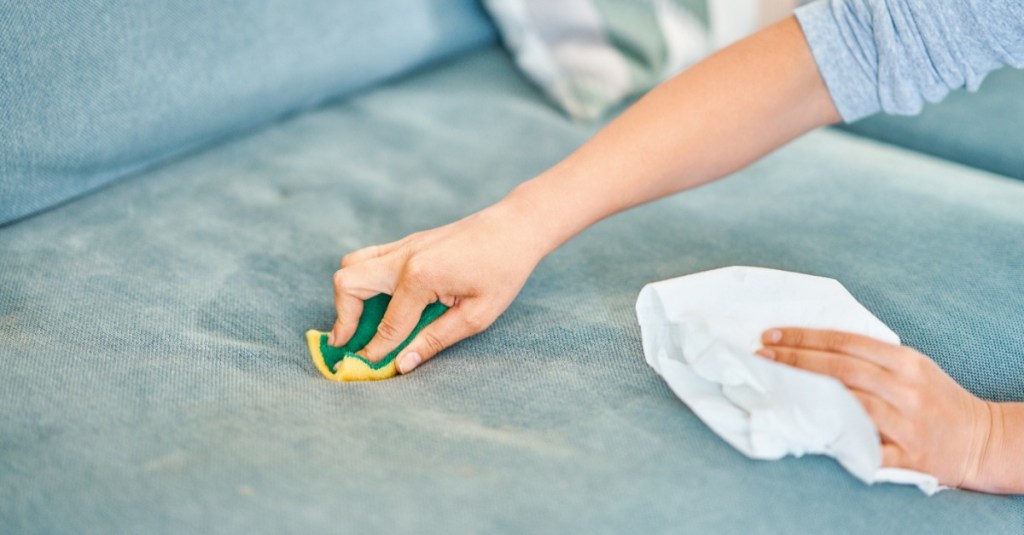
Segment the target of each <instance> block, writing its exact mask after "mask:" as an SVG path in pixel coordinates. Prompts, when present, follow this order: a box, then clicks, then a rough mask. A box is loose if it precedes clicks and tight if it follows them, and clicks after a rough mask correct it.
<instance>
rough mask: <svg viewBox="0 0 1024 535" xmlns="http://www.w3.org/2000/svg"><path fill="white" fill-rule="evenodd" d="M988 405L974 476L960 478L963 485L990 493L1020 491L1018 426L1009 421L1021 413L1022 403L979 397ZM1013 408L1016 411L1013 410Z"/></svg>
mask: <svg viewBox="0 0 1024 535" xmlns="http://www.w3.org/2000/svg"><path fill="white" fill-rule="evenodd" d="M982 403H984V404H985V406H986V407H987V409H988V411H987V412H988V424H987V425H986V426H985V428H986V430H987V433H986V435H985V436H984V437H982V442H981V444H982V446H981V450H980V457H979V462H978V466H977V471H976V472H975V474H974V477H973V478H971V480H969V481H965V482H964V485H963V486H964V487H965V488H970V489H973V490H978V491H982V492H991V493H999V494H1004V493H1010V494H1018V493H1024V463H1022V462H1021V459H1020V452H1019V451H1017V450H1018V447H1019V444H1016V442H1019V441H1020V438H1021V437H1020V436H1018V435H1019V434H1020V430H1018V429H1015V428H1014V425H1013V424H1012V423H1011V422H1013V421H1016V420H1019V417H1020V416H1024V411H1021V410H1020V409H1024V404H1020V403H996V402H993V401H983V402H982ZM1014 411H1016V412H1017V413H1019V414H1015V412H1014Z"/></svg>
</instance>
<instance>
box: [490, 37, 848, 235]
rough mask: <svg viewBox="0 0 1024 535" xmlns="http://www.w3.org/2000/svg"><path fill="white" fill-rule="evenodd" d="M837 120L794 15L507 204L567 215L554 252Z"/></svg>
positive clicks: (712, 61) (693, 73)
mask: <svg viewBox="0 0 1024 535" xmlns="http://www.w3.org/2000/svg"><path fill="white" fill-rule="evenodd" d="M837 121H839V114H838V112H837V111H836V109H835V107H834V106H833V104H832V100H831V98H830V97H829V94H828V91H827V90H826V88H825V85H824V82H823V81H822V79H821V75H820V74H819V73H818V69H817V67H816V65H815V63H814V59H813V57H812V56H811V53H810V50H809V49H808V46H807V43H806V42H805V40H804V37H803V33H802V32H801V30H800V27H799V25H798V24H797V22H796V19H795V18H793V17H789V18H787V19H784V20H783V21H781V22H779V23H777V24H775V25H773V26H771V27H769V28H767V29H765V30H763V31H761V32H759V33H757V34H755V35H753V36H751V37H749V38H747V39H745V40H743V41H740V42H738V43H736V44H735V45H733V46H731V47H728V48H726V49H724V50H722V51H720V52H718V53H717V54H715V55H713V56H711V57H709V58H707V59H706V60H704V61H703V62H701V63H699V64H697V65H695V66H694V67H693V68H691V69H689V70H687V71H685V72H683V73H682V74H680V75H678V76H676V77H675V78H673V79H671V80H669V81H667V82H665V83H664V84H662V85H661V86H660V87H658V88H656V89H654V90H653V91H651V92H650V93H648V94H647V95H646V96H645V97H644V98H642V99H641V100H640V101H639V102H637V103H636V104H635V105H633V106H632V107H631V108H630V109H629V110H627V111H626V112H625V113H623V114H622V115H621V116H620V117H619V118H617V119H616V120H615V121H613V122H612V123H611V124H609V125H608V126H607V127H606V128H604V130H602V131H601V132H599V133H598V134H597V135H596V136H594V138H593V139H591V140H590V141H588V142H587V143H586V144H585V145H583V146H582V147H580V148H579V149H578V150H577V151H576V152H574V153H573V154H571V155H570V156H569V157H568V158H566V159H565V160H563V161H562V162H561V163H559V164H558V165H555V166H554V167H552V168H551V169H550V170H548V171H547V172H545V173H543V174H541V175H540V176H538V177H536V178H534V179H533V180H530V181H528V182H526V183H524V184H522V185H521V186H520V187H519V188H517V189H516V190H515V191H513V192H512V194H511V195H509V198H508V199H507V202H508V203H509V204H512V205H519V206H521V208H520V209H521V210H523V211H527V210H537V211H538V213H548V214H555V215H557V216H556V217H550V218H548V219H545V220H544V221H543V222H542V224H543V228H542V229H541V233H542V235H544V236H545V243H544V246H545V247H546V250H545V252H548V251H550V250H551V249H554V248H556V247H558V246H559V245H561V244H562V243H563V242H565V241H566V240H568V239H569V238H571V237H572V236H574V235H575V234H577V233H578V232H580V231H581V230H583V229H584V228H586V227H588V226H589V225H591V224H593V223H595V222H597V221H598V220H600V219H602V218H604V217H607V216H609V215H612V214H615V213H617V212H620V211H622V210H626V209H628V208H632V207H634V206H637V205H639V204H643V203H645V202H649V201H652V200H655V199H659V198H661V197H664V196H666V195H670V194H672V193H676V192H679V191H682V190H686V189H689V188H692V187H695V186H698V185H700V184H704V183H706V182H709V181H712V180H715V179H717V178H721V177H723V176H726V175H728V174H730V173H732V172H734V171H737V170H739V169H742V168H743V167H746V166H747V165H749V164H750V163H752V162H753V161H755V160H757V159H758V158H760V157H762V156H764V155H765V154H767V153H769V152H771V151H772V150H774V149H776V148H778V147H780V146H782V145H783V144H785V143H787V142H789V141H791V140H792V139H794V138H796V137H798V136H799V135H801V134H803V133H805V132H807V131H809V130H812V129H814V128H816V127H819V126H823V125H826V124H830V123H834V122H837Z"/></svg>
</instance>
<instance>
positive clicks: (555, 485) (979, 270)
mask: <svg viewBox="0 0 1024 535" xmlns="http://www.w3.org/2000/svg"><path fill="white" fill-rule="evenodd" d="M592 131H593V127H589V128H588V127H582V126H579V125H575V124H573V123H572V122H571V121H569V120H567V119H566V118H564V117H563V116H561V115H560V114H558V113H557V112H556V111H554V110H552V109H551V108H550V107H549V106H547V105H546V104H545V103H544V102H543V100H542V98H541V97H540V95H539V94H537V93H536V92H535V91H534V90H533V89H532V87H531V86H530V85H528V84H527V83H525V82H524V81H523V80H522V79H520V78H519V76H518V75H517V74H516V71H515V68H514V67H513V65H512V64H511V62H510V61H509V60H508V59H507V58H506V57H505V55H504V54H503V53H502V52H501V51H499V50H496V49H490V50H484V51H481V52H477V53H473V54H472V55H469V56H466V57H463V58H460V59H458V60H455V61H452V62H450V63H447V64H445V65H443V66H440V67H436V68H432V69H430V70H429V71H426V72H422V73H420V74H417V75H416V76H414V77H411V78H407V79H404V80H402V81H400V82H397V83H393V84H389V85H384V86H381V87H379V88H377V89H375V90H373V91H371V92H367V93H364V94H361V95H358V96H355V97H353V98H351V99H349V100H347V101H345V102H341V103H335V104H332V105H330V106H328V107H325V108H322V109H319V110H316V111H314V112H311V113H308V114H305V115H301V116H297V117H293V118H290V119H288V120H285V121H282V122H280V123H279V124H275V125H273V126H272V127H270V128H267V129H265V130H263V131H260V132H258V133H254V134H252V135H250V136H248V137H245V138H242V139H237V140H234V141H231V142H227V143H223V144H221V145H218V146H215V147H213V148H210V149H209V150H205V151H203V152H201V153H198V154H194V155H192V156H190V157H188V158H186V159H181V160H179V161H176V162H174V163H172V164H169V165H166V166H164V167H161V168H159V169H155V170H152V171H150V172H147V173H144V174H141V175H139V176H136V177H133V178H131V179H128V180H123V181H120V182H118V183H117V184H115V185H113V186H111V187H109V188H107V189H106V190H105V191H104V192H103V193H102V194H101V195H91V196H87V197H84V198H82V199H79V200H76V201H75V202H71V203H67V204H64V205H63V206H60V207H58V208H55V209H53V210H50V211H48V212H46V213H43V214H40V215H38V216H36V217H33V218H29V219H26V220H24V221H21V222H19V223H16V224H13V225H8V226H6V227H4V228H0V281H2V286H0V340H2V341H3V342H2V344H0V366H2V368H3V370H4V378H3V379H2V380H0V405H2V406H3V411H2V416H0V525H3V526H5V529H7V530H10V531H11V532H17V533H44V532H61V531H75V532H81V533H110V532H129V533H139V532H144V533H149V532H158V533H159V532H175V533H180V532H189V531H204V532H205V531H216V532H220V533H251V532H271V533H279V532H298V533H305V532H311V531H316V532H325V531H338V532H346V533H395V532H399V533H409V532H415V533H453V532H477V533H479V532H497V533H502V532H504V533H523V532H529V533H565V532H580V533H723V532H733V533H823V532H824V533H827V532H834V531H837V530H841V531H842V532H844V533H871V534H874V533H895V532H899V533H936V532H943V533H950V532H962V533H991V534H1000V533H1007V534H1009V533H1020V532H1021V530H1022V529H1024V498H1020V497H1005V496H991V495H984V494H979V493H972V492H962V491H955V490H954V491H948V492H943V493H941V494H939V495H937V496H935V497H932V498H926V497H924V496H922V495H921V493H920V492H919V491H917V490H916V489H914V488H908V487H897V486H891V485H881V486H876V487H868V486H865V485H863V484H861V483H860V482H859V481H857V480H856V479H855V478H853V477H852V476H850V475H849V474H847V473H846V472H845V471H844V470H843V469H842V468H841V467H839V466H838V465H837V464H835V463H834V462H833V461H832V460H830V459H826V458H821V457H805V458H802V459H785V460H781V461H775V462H758V461H753V460H750V459H747V458H746V457H744V456H743V455H742V454H740V453H739V452H737V451H735V450H733V449H732V448H731V447H729V446H728V445H727V444H726V443H724V442H722V441H721V440H720V439H719V438H717V437H716V436H715V434H714V433H712V432H711V431H710V430H709V429H707V427H706V426H704V425H703V424H702V423H701V422H700V421H699V420H698V419H697V418H696V417H695V416H694V414H693V413H691V412H690V411H689V410H687V409H686V407H685V406H684V405H683V404H682V403H681V402H680V401H679V400H678V399H676V397H675V396H674V395H673V394H672V393H671V391H670V390H669V389H668V388H667V387H666V386H665V385H664V383H663V382H662V381H661V380H660V379H659V378H658V377H657V375H656V374H655V373H654V371H653V370H651V369H650V368H649V367H648V366H647V365H646V364H645V362H644V358H643V355H642V352H641V347H640V332H639V328H638V327H637V324H636V318H635V316H634V303H635V301H636V297H637V292H638V291H639V289H640V288H641V286H642V285H643V284H644V283H646V282H649V281H653V280H659V279H664V278H668V277H671V276H676V275H682V274H686V273H693V272H697V271H702V270H707V269H710V268H715V267H720V266H727V265H755V266H766V267H773V268H780V269H786V270H792V271H801V272H806V273H812V274H817V275H822V276H826V277H833V278H836V279H838V280H840V281H841V282H842V283H843V284H844V285H845V286H846V287H847V288H848V289H849V290H850V291H851V292H852V293H853V294H854V295H855V296H856V297H857V299H858V300H860V301H861V302H862V303H863V304H864V305H865V306H866V307H867V308H869V309H870V310H871V311H872V312H873V313H875V314H876V315H877V316H878V317H880V318H881V319H882V320H883V321H885V322H886V323H887V324H888V325H890V326H891V327H892V328H893V329H894V330H895V331H896V332H897V333H899V335H900V336H901V337H902V338H903V340H904V342H905V343H907V344H908V345H912V346H914V347H917V348H919V349H921V350H923V351H924V352H926V353H927V354H929V355H931V356H932V357H933V358H935V359H936V360H937V361H938V362H939V363H940V364H941V365H942V366H943V368H945V369H946V370H947V371H948V372H949V373H950V374H952V376H953V377H954V378H956V379H957V380H958V381H960V382H961V383H962V384H964V385H965V386H966V387H967V388H969V389H970V390H972V391H974V392H976V393H978V394H979V395H982V396H985V397H987V398H990V399H998V400H1024V386H1022V385H1024V286H1022V284H1024V283H1022V280H1024V279H1022V277H1021V276H1020V275H1021V273H1022V272H1024V249H1022V248H1021V247H1020V236H1021V235H1022V233H1024V213H1022V211H1021V210H1020V207H1021V206H1022V205H1024V183H1021V182H1020V181H1017V180H1012V179H1008V178H1003V177H999V176H996V175H991V174H987V173H982V172H976V171H973V170H970V169H967V168H964V167H961V166H955V165H949V164H948V163H946V162H944V161H942V160H939V159H935V158H931V157H926V156H922V155H920V154H917V153H914V152H910V151H904V150H902V149H897V148H893V147H891V146H886V145H883V144H879V143H876V142H874V141H870V140H865V139H863V138H859V137H856V136H852V135H849V134H846V133H843V132H840V131H836V130H826V131H821V132H816V133H813V134H811V135H809V136H807V137H805V138H803V139H801V140H799V141H797V142H795V143H793V144H791V145H790V146H788V147H787V148H785V149H783V150H781V151H779V152H777V153H775V154H774V155H772V156H770V157H768V158H767V159H765V160H763V161H762V162H760V163H757V164H755V165H754V166H753V167H751V168H749V169H748V170H746V171H743V172H741V173H738V174H736V175H735V176H733V177H730V178H728V179H726V180H723V181H720V182H717V183H715V184H711V185H708V186H705V187H701V188H699V189H697V190H695V191H692V192H688V193H686V194H683V195H679V196H676V197H673V198H670V199H666V200H663V201H659V202H657V203H654V204H651V205H648V206H645V207H642V208H640V209H637V210H634V211H631V212H629V213H626V214H622V215H619V216H616V217H614V218H611V219H609V220H606V221H604V222H602V223H600V224H598V225H596V226H595V227H593V228H591V229H589V230H587V231H585V232H584V233H583V234H581V235H580V236H578V237H577V238H576V239H574V240H573V241H571V242H570V243H569V244H567V245H566V246H565V247H563V248H562V249H560V250H558V251H556V252H555V253H553V254H552V255H550V256H549V257H548V258H547V259H545V260H544V261H543V262H542V263H541V264H540V266H539V267H538V269H537V271H536V272H535V274H534V275H533V277H532V278H531V279H530V281H529V282H528V283H527V284H526V286H525V287H524V289H523V291H522V294H521V295H520V296H519V298H518V299H517V300H516V301H515V302H514V303H513V304H512V306H511V308H510V309H509V310H508V312H507V313H506V314H505V315H504V316H502V317H501V318H500V319H499V320H498V321H497V323H496V324H495V325H494V326H493V327H492V328H491V329H489V330H488V331H486V332H484V333H482V334H480V335H478V336H476V337H474V338H472V339H470V340H467V341H464V342H463V343H460V344H458V345H456V346H455V347H453V348H451V349H450V350H448V351H447V352H446V353H445V354H443V355H441V356H439V357H437V358H435V359H433V360H431V361H430V362H428V363H426V364H424V365H423V366H421V367H420V368H419V369H417V370H416V371H415V372H414V373H412V374H410V375H408V376H402V377H398V378H395V379H393V380H389V381H382V382H375V383H346V384H339V383H333V382H329V381H325V380H323V379H322V378H321V377H320V376H319V375H318V374H317V372H316V370H315V369H314V368H313V366H312V365H311V363H310V361H309V356H308V354H307V352H306V347H305V342H304V340H303V336H302V333H303V331H304V330H305V329H306V328H307V327H308V326H310V325H330V322H331V321H332V320H333V319H334V318H333V303H332V293H331V275H332V273H333V271H334V270H335V268H336V266H337V263H338V260H339V259H340V257H341V256H342V255H343V254H344V253H345V252H347V251H350V250H352V249H354V248H357V247H360V246H365V245H368V244H373V243H381V242H385V241H389V240H394V239H397V238H400V237H402V236H404V235H405V234H407V233H410V232H414V231H417V230H420V229H424V228H427V227H431V226H435V225H440V224H444V223H447V222H449V221H451V220H453V219H455V218H457V217H460V216H462V215H465V214H468V213H470V212H471V211H473V210H476V209H478V208H480V207H483V206H485V205H487V204H488V203H491V202H493V201H495V200H497V199H499V198H500V197H501V196H502V195H503V194H504V193H505V192H506V191H508V190H509V189H510V188H511V187H513V186H514V185H515V184H516V183H518V182H520V181H521V180H523V179H525V178H528V177H530V176H532V175H533V174H535V173H537V172H539V171H541V170H543V169H545V168H546V167H547V166H549V165H551V164H553V163H554V162H556V161H557V160H558V159H559V158H561V157H562V156H564V155H565V154H566V153H567V152H569V151H570V150H572V149H573V148H574V147H576V146H578V145H579V144H580V143H581V142H582V141H583V140H584V139H585V138H586V137H587V136H588V135H590V134H591V133H592ZM495 239H501V238H500V237H496V238H495Z"/></svg>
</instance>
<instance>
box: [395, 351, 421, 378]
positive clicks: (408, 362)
mask: <svg viewBox="0 0 1024 535" xmlns="http://www.w3.org/2000/svg"><path fill="white" fill-rule="evenodd" d="M421 362H423V357H421V356H420V354H419V353H416V352H415V351H410V352H408V353H406V354H404V355H402V358H400V359H398V371H399V372H401V373H409V372H411V371H413V370H415V369H416V366H419V365H420V363H421Z"/></svg>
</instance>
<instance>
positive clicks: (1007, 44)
mask: <svg viewBox="0 0 1024 535" xmlns="http://www.w3.org/2000/svg"><path fill="white" fill-rule="evenodd" d="M796 16H797V20H798V21H799V22H800V26H801V27H802V28H803V31H804V35H805V36H806V38H807V42H808V44H809V45H810V47H811V52H812V54H813V55H814V60H815V61H816V62H817V64H818V69H819V70H821V74H822V77H824V79H825V85H826V86H827V87H828V90H829V93H830V94H831V95H832V100H833V102H835V105H836V108H837V109H838V110H839V114H840V115H841V116H842V118H843V120H844V121H846V122H852V121H856V120H857V119H861V118H863V117H867V116H868V115H872V114H874V113H876V112H878V111H885V112H886V113H891V114H904V115H913V114H916V113H918V112H920V111H921V108H922V107H923V106H924V102H925V101H928V102H938V101H940V100H942V99H943V98H944V97H945V96H946V95H947V94H948V93H949V92H950V91H952V90H955V89H960V88H967V89H969V90H971V91H975V90H977V88H978V86H979V85H981V81H982V80H984V78H985V75H987V74H988V73H989V72H991V71H993V70H995V69H998V68H1000V67H1003V66H1005V65H1009V66H1012V67H1016V68H1022V67H1024V0H819V1H817V2H814V3H813V4H808V5H805V6H803V7H801V8H799V9H798V10H797V12H796ZM1021 98H1024V95H1021Z"/></svg>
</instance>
